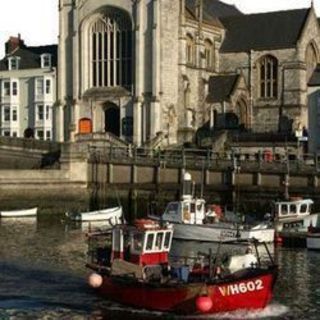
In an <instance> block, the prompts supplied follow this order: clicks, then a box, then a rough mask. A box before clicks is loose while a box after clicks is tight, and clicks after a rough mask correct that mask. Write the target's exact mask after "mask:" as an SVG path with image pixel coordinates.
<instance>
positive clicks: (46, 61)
mask: <svg viewBox="0 0 320 320" xmlns="http://www.w3.org/2000/svg"><path fill="white" fill-rule="evenodd" d="M51 66H52V55H51V54H49V53H44V54H42V55H41V68H51Z"/></svg>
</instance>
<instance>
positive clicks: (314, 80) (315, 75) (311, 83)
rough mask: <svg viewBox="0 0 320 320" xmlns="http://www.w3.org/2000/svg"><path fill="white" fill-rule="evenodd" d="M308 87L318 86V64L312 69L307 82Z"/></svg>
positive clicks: (319, 71)
mask: <svg viewBox="0 0 320 320" xmlns="http://www.w3.org/2000/svg"><path fill="white" fill-rule="evenodd" d="M308 86H309V87H317V86H320V64H318V65H317V67H316V69H315V70H314V72H313V74H312V76H311V78H310V80H309V83H308Z"/></svg>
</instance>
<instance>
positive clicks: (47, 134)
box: [46, 130, 51, 140]
mask: <svg viewBox="0 0 320 320" xmlns="http://www.w3.org/2000/svg"><path fill="white" fill-rule="evenodd" d="M46 140H51V131H50V130H47V131H46Z"/></svg>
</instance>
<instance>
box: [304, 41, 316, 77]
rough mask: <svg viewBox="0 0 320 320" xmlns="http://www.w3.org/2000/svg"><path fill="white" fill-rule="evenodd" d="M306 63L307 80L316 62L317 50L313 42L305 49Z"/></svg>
mask: <svg viewBox="0 0 320 320" xmlns="http://www.w3.org/2000/svg"><path fill="white" fill-rule="evenodd" d="M306 64H307V81H309V79H310V78H311V76H312V74H313V71H314V69H315V68H316V66H317V64H318V56H317V50H316V47H315V45H314V44H313V43H310V44H309V45H308V47H307V50H306Z"/></svg>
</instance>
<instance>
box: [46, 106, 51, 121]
mask: <svg viewBox="0 0 320 320" xmlns="http://www.w3.org/2000/svg"><path fill="white" fill-rule="evenodd" d="M45 119H46V120H51V106H50V105H49V104H46V106H45Z"/></svg>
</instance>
